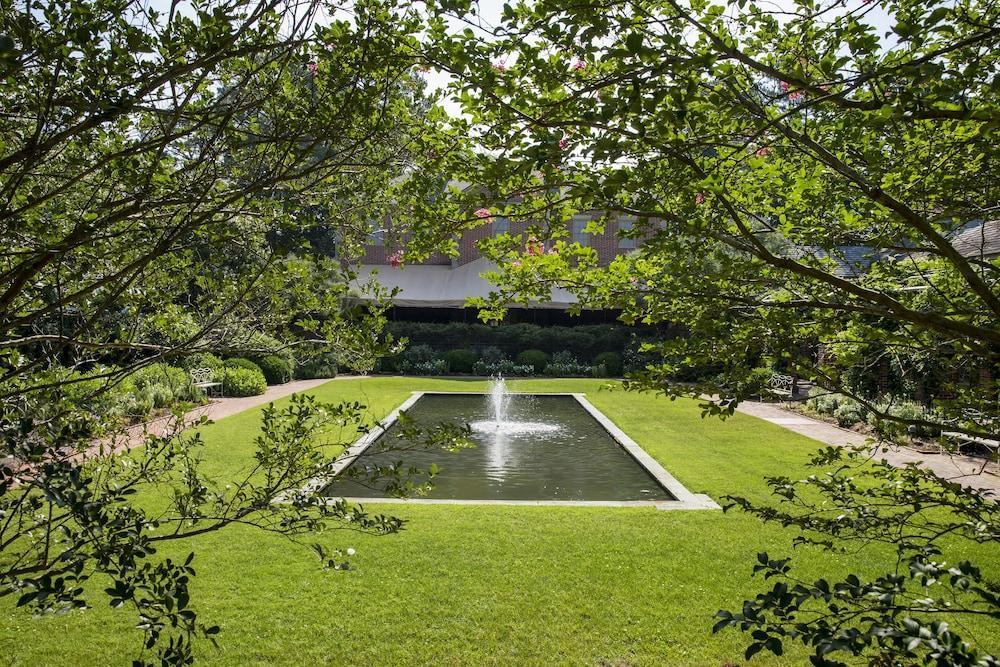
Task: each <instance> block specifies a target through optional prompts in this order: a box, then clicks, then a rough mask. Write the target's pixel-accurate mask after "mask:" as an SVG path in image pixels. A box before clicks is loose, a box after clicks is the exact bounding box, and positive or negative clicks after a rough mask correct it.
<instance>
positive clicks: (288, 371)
mask: <svg viewBox="0 0 1000 667" xmlns="http://www.w3.org/2000/svg"><path fill="white" fill-rule="evenodd" d="M256 363H257V365H258V366H259V367H260V370H261V371H262V372H263V373H264V379H265V380H267V383H268V384H285V383H286V382H288V381H289V380H291V379H292V364H290V363H289V362H288V361H287V360H286V359H283V358H281V357H279V356H276V355H273V354H271V355H268V356H266V357H263V358H261V359H258V360H257V361H256Z"/></svg>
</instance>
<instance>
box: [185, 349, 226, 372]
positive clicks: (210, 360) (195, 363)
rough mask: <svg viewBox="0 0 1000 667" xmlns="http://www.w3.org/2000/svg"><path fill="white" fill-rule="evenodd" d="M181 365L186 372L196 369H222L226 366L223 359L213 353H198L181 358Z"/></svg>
mask: <svg viewBox="0 0 1000 667" xmlns="http://www.w3.org/2000/svg"><path fill="white" fill-rule="evenodd" d="M179 365H180V367H181V368H183V369H184V370H187V371H190V370H194V369H195V368H211V369H213V370H215V369H221V368H222V367H223V366H224V363H223V361H222V359H220V358H219V357H217V356H215V355H214V354H212V353H211V352H198V353H196V354H189V355H188V356H186V357H181V360H180V362H179Z"/></svg>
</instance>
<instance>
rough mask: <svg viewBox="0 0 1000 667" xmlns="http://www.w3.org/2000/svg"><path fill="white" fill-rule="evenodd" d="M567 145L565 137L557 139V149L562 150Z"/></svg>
mask: <svg viewBox="0 0 1000 667" xmlns="http://www.w3.org/2000/svg"><path fill="white" fill-rule="evenodd" d="M568 146H569V141H567V140H566V139H560V140H559V150H561V151H564V150H566V148H567V147H568Z"/></svg>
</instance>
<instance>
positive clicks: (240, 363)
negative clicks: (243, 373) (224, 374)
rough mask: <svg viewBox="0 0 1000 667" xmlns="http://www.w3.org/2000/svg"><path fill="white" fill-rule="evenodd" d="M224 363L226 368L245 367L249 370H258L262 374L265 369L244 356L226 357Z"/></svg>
mask: <svg viewBox="0 0 1000 667" xmlns="http://www.w3.org/2000/svg"><path fill="white" fill-rule="evenodd" d="M223 365H224V367H225V368H243V369H245V370H248V371H257V372H258V373H260V374H261V375H263V374H264V371H262V370H261V369H260V366H258V365H257V364H255V363H254V362H252V361H250V360H249V359H246V358H244V357H233V358H231V359H226V361H225V362H223Z"/></svg>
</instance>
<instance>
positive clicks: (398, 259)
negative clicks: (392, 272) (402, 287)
mask: <svg viewBox="0 0 1000 667" xmlns="http://www.w3.org/2000/svg"><path fill="white" fill-rule="evenodd" d="M389 264H390V265H391V266H392V268H394V269H398V268H399V267H401V266H402V265H403V251H402V250H397V251H396V252H394V253H392V254H391V255H389Z"/></svg>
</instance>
